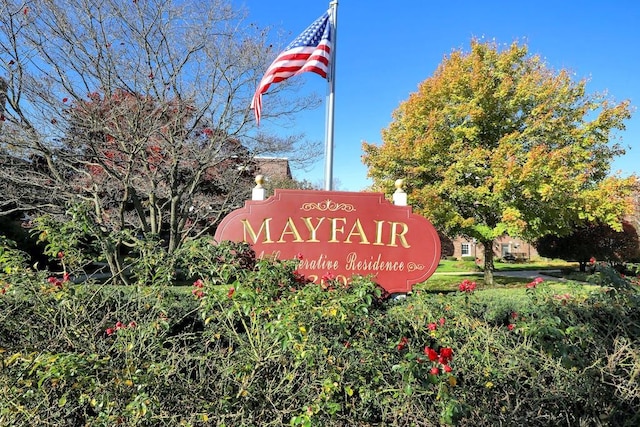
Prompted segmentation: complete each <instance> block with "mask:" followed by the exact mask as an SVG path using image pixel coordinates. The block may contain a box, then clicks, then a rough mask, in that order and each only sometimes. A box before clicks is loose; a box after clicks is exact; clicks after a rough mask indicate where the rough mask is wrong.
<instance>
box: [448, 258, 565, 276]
mask: <svg viewBox="0 0 640 427" xmlns="http://www.w3.org/2000/svg"><path fill="white" fill-rule="evenodd" d="M494 265H495V268H496V271H513V270H549V269H551V270H554V269H555V270H557V269H560V268H573V267H577V263H571V262H566V261H562V260H557V259H553V260H548V259H540V260H536V261H532V262H517V263H503V262H496V263H495V264H494ZM456 272H459V273H473V272H480V269H479V268H478V267H477V266H476V263H475V262H474V261H449V260H440V263H439V264H438V268H437V269H436V273H456Z"/></svg>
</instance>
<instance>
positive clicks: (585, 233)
mask: <svg viewBox="0 0 640 427" xmlns="http://www.w3.org/2000/svg"><path fill="white" fill-rule="evenodd" d="M535 246H536V249H537V250H538V253H539V254H540V255H542V256H544V257H549V258H559V259H563V260H566V261H577V262H578V264H579V266H580V271H583V272H584V271H586V266H587V264H589V262H590V260H591V258H595V259H596V260H598V261H607V262H611V263H619V262H628V261H636V260H638V259H640V240H638V233H637V231H636V229H635V227H634V226H633V225H631V224H630V223H629V222H627V221H623V222H622V230H620V231H616V230H614V229H613V228H611V227H610V226H608V225H606V224H599V223H589V224H585V225H581V226H579V227H576V228H575V229H574V230H573V231H572V232H571V234H568V235H566V236H555V235H547V236H543V237H541V238H540V239H538V240H536V242H535Z"/></svg>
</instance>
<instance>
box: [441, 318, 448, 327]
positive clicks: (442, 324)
mask: <svg viewBox="0 0 640 427" xmlns="http://www.w3.org/2000/svg"><path fill="white" fill-rule="evenodd" d="M446 321H447V320H446V319H445V318H444V317H441V318H440V320H439V322H440V326H444V324H445V322H446Z"/></svg>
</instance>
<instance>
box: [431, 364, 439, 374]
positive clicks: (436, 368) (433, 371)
mask: <svg viewBox="0 0 640 427" xmlns="http://www.w3.org/2000/svg"><path fill="white" fill-rule="evenodd" d="M429 373H431V375H438V374H440V369H438V367H437V366H434V367H433V368H431V370H430V371H429Z"/></svg>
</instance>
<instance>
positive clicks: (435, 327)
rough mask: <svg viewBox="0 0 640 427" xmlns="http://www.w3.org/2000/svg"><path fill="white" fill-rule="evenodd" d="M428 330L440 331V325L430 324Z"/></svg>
mask: <svg viewBox="0 0 640 427" xmlns="http://www.w3.org/2000/svg"><path fill="white" fill-rule="evenodd" d="M427 328H428V329H429V330H430V331H435V330H436V329H438V325H436V324H435V323H429V324H428V325H427Z"/></svg>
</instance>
